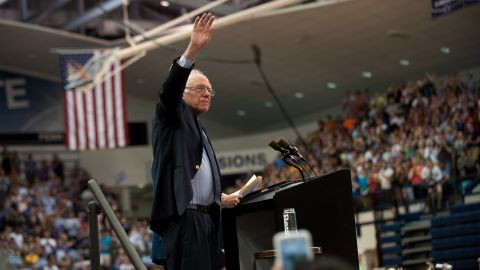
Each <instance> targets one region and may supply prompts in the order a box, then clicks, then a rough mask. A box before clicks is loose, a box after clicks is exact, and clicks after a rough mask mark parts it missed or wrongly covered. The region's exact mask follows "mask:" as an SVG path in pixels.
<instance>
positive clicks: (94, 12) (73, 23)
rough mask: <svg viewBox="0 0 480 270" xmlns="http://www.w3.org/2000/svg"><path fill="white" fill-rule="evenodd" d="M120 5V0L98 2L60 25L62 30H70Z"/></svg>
mask: <svg viewBox="0 0 480 270" xmlns="http://www.w3.org/2000/svg"><path fill="white" fill-rule="evenodd" d="M121 5H122V0H109V1H107V2H104V3H101V4H98V5H97V6H95V7H93V8H91V9H89V10H88V11H86V12H85V13H83V14H81V15H80V16H78V17H76V18H73V19H72V20H70V21H68V22H67V23H65V24H64V25H63V26H62V29H63V30H66V31H72V30H75V29H77V28H79V27H81V26H83V25H85V24H87V23H88V22H90V21H92V20H94V19H96V18H98V17H100V16H103V15H105V13H106V12H110V11H112V10H114V9H116V8H119V7H120V6H121Z"/></svg>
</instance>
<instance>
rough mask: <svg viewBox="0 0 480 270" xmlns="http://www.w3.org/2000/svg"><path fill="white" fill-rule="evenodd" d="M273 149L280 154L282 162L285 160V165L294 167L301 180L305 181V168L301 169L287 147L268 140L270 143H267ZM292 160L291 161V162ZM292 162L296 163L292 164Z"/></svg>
mask: <svg viewBox="0 0 480 270" xmlns="http://www.w3.org/2000/svg"><path fill="white" fill-rule="evenodd" d="M268 145H269V146H270V147H271V148H272V149H273V150H275V151H278V152H280V153H281V154H282V160H283V162H285V163H286V164H287V165H290V166H292V167H294V168H296V169H297V170H298V171H299V172H300V175H301V176H302V180H303V182H305V175H304V172H305V170H304V169H303V167H302V168H301V165H300V164H299V162H298V161H297V160H296V159H295V158H294V157H293V156H292V155H291V154H290V151H289V150H288V149H285V148H283V147H282V146H280V145H279V144H278V143H277V142H275V141H274V140H272V141H270V143H269V144H268ZM292 161H293V162H292ZM294 162H295V163H296V164H294Z"/></svg>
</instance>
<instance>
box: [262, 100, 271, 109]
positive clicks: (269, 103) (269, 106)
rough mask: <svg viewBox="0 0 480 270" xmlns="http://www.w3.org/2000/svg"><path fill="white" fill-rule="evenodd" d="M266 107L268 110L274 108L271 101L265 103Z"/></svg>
mask: <svg viewBox="0 0 480 270" xmlns="http://www.w3.org/2000/svg"><path fill="white" fill-rule="evenodd" d="M264 105H265V107H267V108H272V107H273V103H272V102H271V101H265V103H264Z"/></svg>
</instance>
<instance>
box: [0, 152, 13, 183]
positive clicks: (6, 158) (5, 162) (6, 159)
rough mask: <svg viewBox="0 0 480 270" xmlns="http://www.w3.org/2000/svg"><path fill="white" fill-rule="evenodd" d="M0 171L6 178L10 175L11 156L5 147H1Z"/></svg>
mask: <svg viewBox="0 0 480 270" xmlns="http://www.w3.org/2000/svg"><path fill="white" fill-rule="evenodd" d="M2 169H3V171H4V172H5V175H7V176H10V173H12V162H11V154H10V152H8V150H7V147H5V146H4V147H3V151H2Z"/></svg>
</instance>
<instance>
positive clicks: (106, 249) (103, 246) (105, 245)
mask: <svg viewBox="0 0 480 270" xmlns="http://www.w3.org/2000/svg"><path fill="white" fill-rule="evenodd" d="M112 242H113V238H112V236H111V235H110V232H109V231H108V230H105V229H103V230H102V232H101V234H100V265H101V266H104V267H107V268H109V267H110V266H111V265H112V254H111V248H112Z"/></svg>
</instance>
